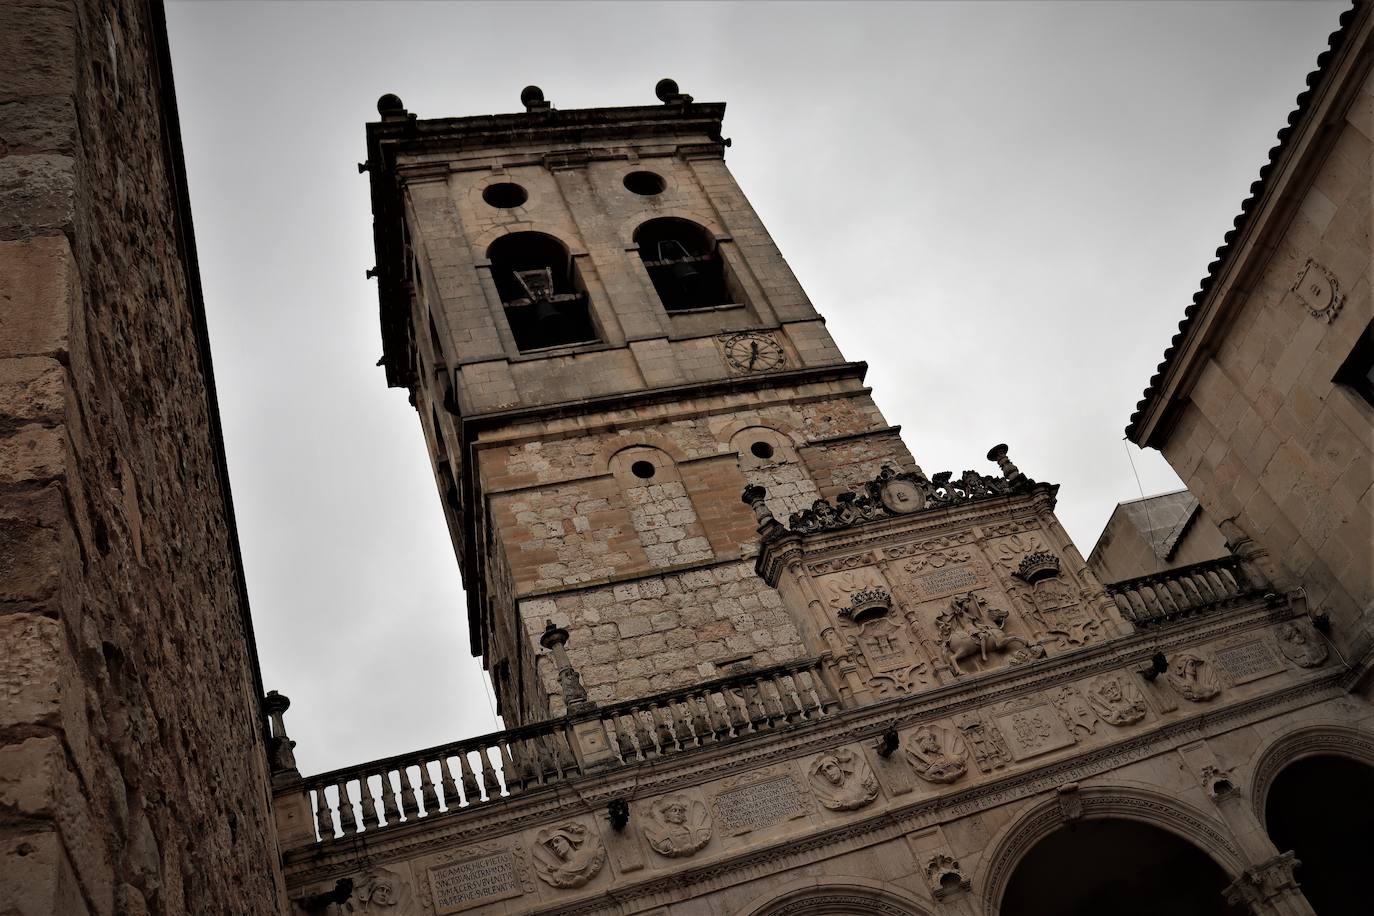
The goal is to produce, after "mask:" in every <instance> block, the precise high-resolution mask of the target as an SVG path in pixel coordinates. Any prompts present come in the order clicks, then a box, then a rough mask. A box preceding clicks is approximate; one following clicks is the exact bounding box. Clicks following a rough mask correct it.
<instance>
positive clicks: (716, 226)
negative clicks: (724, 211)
mask: <svg viewBox="0 0 1374 916" xmlns="http://www.w3.org/2000/svg"><path fill="white" fill-rule="evenodd" d="M630 171H635V170H633V169H631V170H630ZM662 217H671V218H673V219H681V220H686V221H687V222H689V223H696V224H697V225H698V226H700V227H701V228H702V229H705V230H706V231H707V232H708V233H709V234H710V235H711V237H712V238H713V239H715V240H716V241H717V242H722V241H728V240H729V239H730V233H729V232H726V231H725V227H724V226H722V225H721V224H720V223H719V222H717V221H716V220H714V219H712V218H711V217H710V216H708V215H706V214H705V213H702V212H701V211H699V210H692V209H689V208H687V207H657V206H656V207H654V208H653V210H652V211H648V212H646V211H640V212H637V213H635V214H634V215H632V216H629V217H626V218H625V219H624V220H623V221H622V222H621V223H620V229H619V232H620V241H621V244H622V245H624V247H625V250H626V251H638V250H639V245H638V243H636V242H635V233H636V232H637V231H638V230H639V227H640V226H642V225H644V224H645V223H646V222H648V221H649V220H651V219H660V218H662Z"/></svg>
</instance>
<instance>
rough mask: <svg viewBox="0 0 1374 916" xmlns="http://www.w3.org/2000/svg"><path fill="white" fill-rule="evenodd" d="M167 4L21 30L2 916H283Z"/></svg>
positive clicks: (1, 151) (1, 661) (3, 297)
mask: <svg viewBox="0 0 1374 916" xmlns="http://www.w3.org/2000/svg"><path fill="white" fill-rule="evenodd" d="M165 43H166V35H165V29H164V26H163V24H162V10H161V6H160V4H157V3H145V2H140V0H125V2H120V3H97V2H95V0H85V2H76V0H68V2H60V0H53V2H42V0H25V2H20V3H7V4H5V5H3V6H0V213H3V218H0V644H3V645H4V646H5V651H4V652H3V653H0V901H2V902H0V909H4V910H5V912H7V913H22V914H62V916H79V914H85V913H93V914H111V913H129V914H138V913H166V914H172V913H186V912H195V913H226V914H228V913H235V914H237V913H249V912H251V913H264V914H266V913H273V912H282V911H283V910H284V909H285V903H284V890H283V886H282V883H281V877H280V873H279V870H278V866H277V862H278V854H277V848H276V837H275V833H274V828H273V826H272V818H271V808H270V796H269V789H268V780H267V774H266V759H265V752H264V745H263V739H262V736H261V731H260V714H259V712H258V702H259V697H258V692H259V690H260V687H259V685H258V683H257V676H256V673H255V669H256V662H255V660H254V657H253V649H252V636H251V631H250V628H249V622H248V618H247V607H246V596H245V595H244V593H243V583H242V577H241V570H240V567H239V561H238V556H237V547H236V542H235V535H234V525H233V518H232V509H231V508H230V503H229V498H228V482H227V479H226V477H225V473H224V464H223V449H222V444H221V441H220V433H219V428H218V420H217V418H216V415H215V407H214V400H213V387H212V382H211V372H210V365H209V362H208V355H207V350H206V349H205V346H206V344H205V337H204V316H203V313H202V311H201V305H200V300H199V290H198V282H199V281H198V279H197V277H196V272H195V261H194V247H193V241H192V238H191V226H190V224H189V221H188V220H187V216H186V212H185V210H184V209H180V208H179V205H180V204H183V203H184V200H185V197H184V195H185V187H184V178H183V167H182V164H181V158H180V151H179V139H178V137H177V136H176V130H177V128H176V120H175V105H174V100H173V97H172V91H171V76H170V70H169V65H168V58H167V55H166V48H165Z"/></svg>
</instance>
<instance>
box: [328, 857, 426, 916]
mask: <svg viewBox="0 0 1374 916" xmlns="http://www.w3.org/2000/svg"><path fill="white" fill-rule="evenodd" d="M413 896H414V895H413V894H412V893H411V889H410V882H409V881H407V880H406V879H405V878H404V877H402V876H401V875H400V874H398V873H396V872H394V871H392V870H391V869H389V868H380V867H377V868H372V869H369V870H368V871H367V872H366V873H365V874H364V875H363V876H362V877H361V878H358V879H355V881H354V884H353V896H352V897H350V898H349V900H348V902H347V903H346V904H344V907H345V911H346V912H349V913H376V912H380V911H383V910H391V909H399V911H400V912H401V913H409V912H410V911H411V899H412V897H413Z"/></svg>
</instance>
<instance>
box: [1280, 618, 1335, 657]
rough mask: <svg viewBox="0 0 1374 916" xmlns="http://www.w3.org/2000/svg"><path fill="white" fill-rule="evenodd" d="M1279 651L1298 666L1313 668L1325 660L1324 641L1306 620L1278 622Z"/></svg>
mask: <svg viewBox="0 0 1374 916" xmlns="http://www.w3.org/2000/svg"><path fill="white" fill-rule="evenodd" d="M1277 636H1278V639H1279V651H1280V652H1282V653H1283V657H1284V658H1286V659H1288V660H1289V661H1290V662H1292V663H1293V664H1295V665H1297V666H1298V667H1299V668H1315V667H1317V666H1318V665H1320V664H1321V663H1322V662H1324V661H1326V656H1327V648H1326V642H1325V640H1323V639H1322V638H1321V636H1320V635H1319V634H1318V633H1317V631H1316V630H1315V629H1314V628H1313V627H1312V624H1311V623H1309V622H1307V621H1306V620H1303V621H1297V620H1290V621H1288V622H1287V623H1284V624H1280V625H1279V629H1278V633H1277Z"/></svg>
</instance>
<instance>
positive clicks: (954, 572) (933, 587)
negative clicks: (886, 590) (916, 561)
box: [913, 566, 982, 597]
mask: <svg viewBox="0 0 1374 916" xmlns="http://www.w3.org/2000/svg"><path fill="white" fill-rule="evenodd" d="M913 581H914V582H915V584H916V589H917V591H919V592H920V593H921V594H922V595H925V596H927V597H933V596H936V595H944V594H948V593H950V592H958V591H964V590H966V589H968V588H969V587H970V586H973V585H977V584H978V583H979V582H981V581H982V580H981V579H980V578H979V576H978V572H977V570H975V569H974V568H973V567H972V566H947V567H945V568H944V569H937V570H935V571H934V572H931V573H926V574H925V575H923V576H917V577H916V578H915V579H914V580H913Z"/></svg>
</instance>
